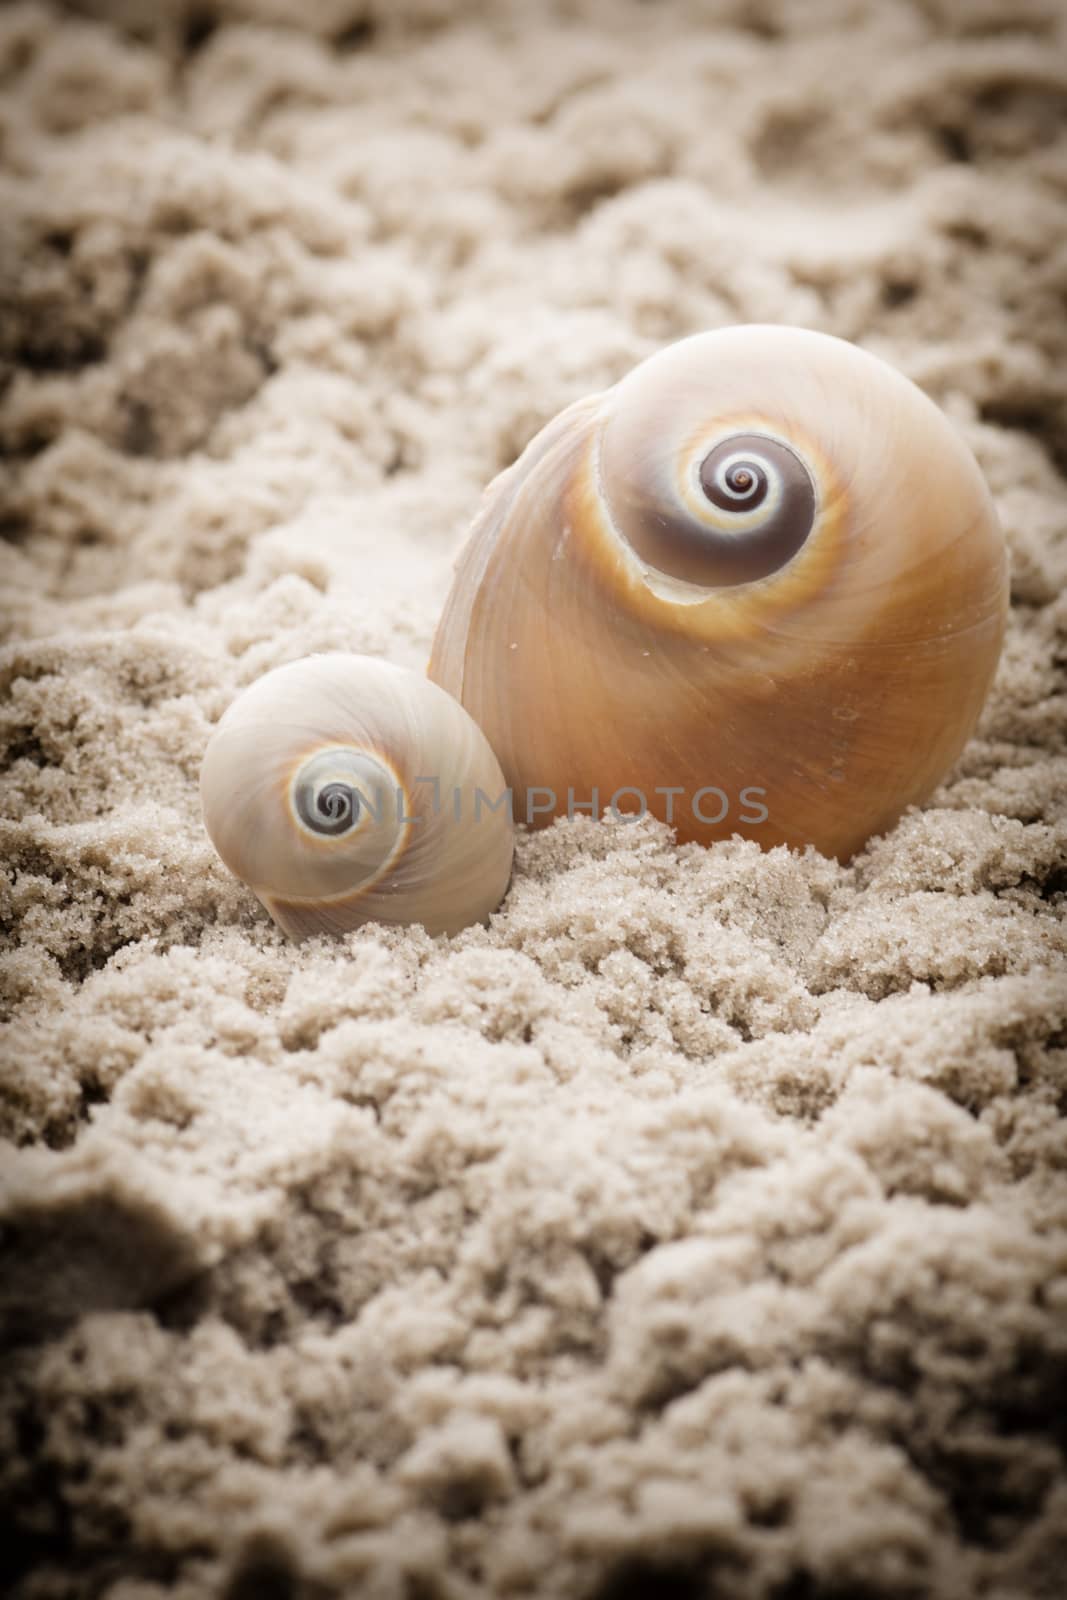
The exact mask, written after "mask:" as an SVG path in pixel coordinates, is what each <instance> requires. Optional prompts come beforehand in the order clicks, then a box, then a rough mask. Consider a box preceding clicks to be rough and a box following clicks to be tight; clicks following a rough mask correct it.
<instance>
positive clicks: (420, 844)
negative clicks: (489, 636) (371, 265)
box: [200, 655, 513, 937]
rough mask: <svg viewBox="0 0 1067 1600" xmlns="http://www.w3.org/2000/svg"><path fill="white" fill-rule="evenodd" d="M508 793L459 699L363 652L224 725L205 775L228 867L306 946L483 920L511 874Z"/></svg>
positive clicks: (315, 660)
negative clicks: (403, 926)
mask: <svg viewBox="0 0 1067 1600" xmlns="http://www.w3.org/2000/svg"><path fill="white" fill-rule="evenodd" d="M504 788H505V785H504V779H503V775H502V773H501V771H500V767H499V764H498V763H497V761H496V758H495V757H494V755H493V752H492V750H491V749H490V747H489V745H488V743H487V742H486V740H485V738H484V736H483V735H482V733H481V732H480V731H479V729H478V728H477V727H476V726H475V724H474V722H473V721H472V720H471V718H470V717H469V716H468V714H467V713H466V712H465V711H464V710H463V708H462V707H461V706H460V705H458V704H457V703H456V701H455V700H453V699H452V697H451V696H450V695H448V694H447V693H445V691H444V690H442V689H440V688H439V687H438V686H437V685H436V684H433V683H431V682H429V680H428V679H425V678H422V677H420V676H419V675H418V674H417V673H414V672H408V671H407V670H405V669H403V668H400V667H395V666H392V665H391V664H389V663H388V662H384V661H378V660H376V659H374V658H372V657H368V656H356V655H323V656H309V657H307V658H306V659H304V660H302V661H296V662H292V663H290V664H289V665H288V666H284V667H278V668H276V669H275V670H274V671H272V672H268V673H267V674H265V676H264V677H262V678H260V679H258V680H257V681H256V682H255V683H254V684H252V685H251V687H250V688H248V689H246V690H245V691H244V693H243V694H241V695H240V696H238V698H237V699H236V700H235V701H234V703H233V704H232V705H231V706H230V708H229V709H228V710H227V711H226V713H225V714H224V715H223V717H222V718H221V720H220V722H219V724H218V726H217V728H216V729H215V731H214V733H213V734H212V737H211V739H210V741H209V743H208V746H207V750H206V751H205V754H204V761H203V765H202V768H201V778H200V790H201V801H202V807H203V814H204V822H205V825H206V827H207V830H208V833H209V835H210V837H211V839H212V842H213V843H214V845H215V848H216V849H217V850H218V852H219V855H220V856H221V857H222V859H223V861H224V862H225V863H226V865H227V866H228V867H229V868H230V870H231V871H232V872H234V873H235V874H236V875H237V876H238V877H239V878H242V879H243V880H244V881H245V882H246V883H247V884H248V885H249V887H250V888H251V889H252V890H253V891H254V893H255V894H256V895H257V896H258V898H259V899H260V900H261V901H262V903H263V905H264V906H265V907H266V909H267V910H268V911H269V912H270V915H271V916H272V917H273V918H274V920H275V921H276V922H277V923H278V924H279V926H280V927H282V928H283V929H284V930H285V931H286V932H287V933H290V934H292V935H293V936H294V937H299V936H301V935H303V934H307V933H312V932H320V931H321V932H340V931H344V930H345V929H348V928H353V927H357V926H359V925H360V924H361V923H364V922H370V921H378V922H384V923H410V922H419V923H422V924H423V925H424V926H425V927H426V929H427V930H428V931H429V932H431V933H441V932H455V931H457V930H458V929H459V928H462V927H465V926H466V925H467V924H468V923H470V922H476V921H478V920H480V919H482V918H484V917H485V916H487V915H488V914H489V913H490V912H491V911H493V910H494V909H495V908H496V906H497V905H498V904H499V902H500V900H501V899H502V897H503V894H504V891H505V889H506V887H507V883H508V878H509V875H510V871H511V858H512V850H513V828H512V824H511V817H510V811H509V810H505V809H504V808H503V807H499V806H497V805H496V803H497V801H498V800H499V796H500V795H501V793H502V792H503V791H504ZM479 794H481V795H482V796H483V797H484V799H479ZM494 806H496V809H493V807H494Z"/></svg>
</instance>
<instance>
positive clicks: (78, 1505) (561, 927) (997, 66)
mask: <svg viewBox="0 0 1067 1600" xmlns="http://www.w3.org/2000/svg"><path fill="white" fill-rule="evenodd" d="M1065 19H1067V12H1064V10H1063V8H1062V6H1061V5H1060V4H1058V3H1057V0H900V3H885V0H871V3H863V0H804V3H803V4H799V3H787V0H733V3H732V0H664V3H658V4H657V3H646V4H640V3H637V0H629V3H628V0H573V3H564V0H559V3H558V4H556V5H550V4H549V3H547V0H543V3H521V0H515V3H513V4H507V3H504V0H480V3H474V0H472V3H470V4H463V3H461V0H395V3H390V0H301V3H299V4H297V3H295V0H204V3H196V4H188V5H185V4H182V3H181V0H158V3H149V0H82V3H80V4H79V5H77V6H74V5H71V6H69V7H67V8H62V7H60V6H57V5H48V4H45V3H35V0H31V3H24V4H9V5H5V6H4V7H3V8H2V10H0V73H2V90H0V173H2V177H0V182H2V216H3V223H2V228H0V232H2V244H0V283H2V290H0V293H2V308H0V339H2V346H3V361H4V369H3V371H4V379H3V382H4V389H3V395H2V417H0V442H2V445H3V450H4V461H3V464H2V472H3V479H2V489H3V504H4V511H3V524H2V531H3V534H4V544H3V567H2V573H0V591H2V605H3V611H4V627H5V631H6V638H7V642H6V645H5V648H4V652H3V655H2V657H0V670H2V700H0V718H2V734H3V742H4V748H5V751H6V754H5V760H4V772H3V779H2V813H3V817H4V818H6V820H4V821H3V822H2V824H0V828H2V836H3V852H4V864H5V869H6V870H5V874H4V877H3V909H2V922H3V935H4V945H3V956H2V968H0V970H2V993H3V1000H4V1006H5V1015H6V1017H7V1019H8V1020H7V1021H6V1022H5V1025H4V1032H3V1039H2V1045H0V1050H2V1057H3V1064H2V1071H0V1081H2V1091H3V1092H2V1113H0V1116H2V1120H0V1131H2V1133H3V1135H4V1139H5V1142H4V1143H3V1145H2V1146H0V1191H2V1201H0V1253H2V1265H0V1305H2V1308H3V1311H4V1317H5V1326H6V1338H7V1348H6V1351H5V1354H4V1356H3V1359H2V1362H0V1391H2V1398H0V1502H2V1504H3V1505H4V1506H6V1508H7V1509H6V1512H5V1513H4V1516H3V1517H0V1520H4V1517H6V1521H7V1526H8V1530H9V1531H8V1532H7V1533H6V1534H5V1535H4V1536H3V1539H2V1541H0V1563H2V1568H3V1572H2V1574H0V1587H5V1586H6V1592H9V1593H11V1594H12V1595H14V1596H17V1597H19V1600H31V1597H32V1600H64V1597H68V1596H69V1597H79V1600H80V1597H88V1596H93V1597H106V1600H157V1597H162V1596H164V1595H167V1596H176V1597H179V1600H198V1597H200V1596H207V1595H219V1596H223V1597H225V1600H333V1597H341V1596H360V1597H362V1596H368V1597H371V1600H482V1597H488V1596H514V1597H516V1600H523V1597H528V1600H570V1597H588V1600H698V1597H715V1600H720V1597H725V1600H830V1597H836V1600H844V1597H851V1600H855V1597H861V1596H862V1597H864V1600H907V1597H912V1600H920V1597H923V1596H936V1597H938V1600H940V1597H956V1596H958V1597H960V1600H964V1597H966V1600H973V1597H975V1596H981V1597H985V1600H1023V1597H1025V1600H1036V1597H1045V1600H1057V1597H1061V1596H1062V1595H1063V1593H1064V1587H1063V1586H1064V1583H1065V1581H1067V1580H1065V1577H1064V1574H1065V1573H1067V1473H1065V1470H1064V1451H1065V1448H1067V1421H1065V1416H1067V1172H1065V1168H1067V1141H1065V1135H1064V1127H1065V1125H1064V1122H1063V1120H1062V1114H1063V1111H1064V1096H1065V1088H1067V1049H1065V1027H1067V980H1065V960H1064V958H1065V951H1067V933H1065V929H1064V922H1063V908H1064V898H1065V890H1067V873H1065V867H1064V860H1065V853H1064V843H1065V837H1067V757H1065V741H1064V733H1065V723H1067V696H1065V667H1067V645H1065V634H1067V603H1065V599H1064V575H1065V570H1067V501H1065V494H1064V473H1065V471H1067V223H1065V206H1067V32H1065ZM758 320H763V321H786V322H796V323H801V324H805V325H808V326H811V327H815V328H822V329H825V330H827V331H829V332H832V333H836V334H841V335H844V336H846V337H848V338H852V339H856V340H859V341H861V342H862V343H863V344H865V345H866V346H867V347H869V348H870V349H872V350H874V351H876V352H878V353H879V354H882V355H884V356H886V357H888V358H889V359H890V360H891V361H893V362H894V363H895V364H897V365H898V366H899V367H901V368H902V369H903V370H904V371H905V372H907V373H908V374H909V375H910V376H911V377H913V378H914V379H916V380H917V381H918V382H919V383H920V384H922V385H923V386H924V387H925V388H926V389H927V391H928V392H929V393H930V394H931V395H932V396H933V397H934V398H935V399H936V400H937V401H938V402H939V403H940V404H941V405H942V406H943V407H945V409H946V410H947V411H948V412H949V413H950V415H951V416H952V417H953V418H954V419H955V420H956V422H957V423H958V425H959V427H960V428H961V429H962V431H963V433H964V435H965V436H966V438H967V439H968V441H969V443H970V444H971V446H972V447H973V449H974V450H975V452H976V453H977V455H978V457H979V459H980V461H981V463H982V466H983V468H984V470H985V472H986V474H987V475H988V479H989V482H990V484H991V486H992V489H993V491H994V494H995V496H996V500H997V504H998V507H999V510H1000V513H1001V516H1002V519H1003V522H1004V526H1005V529H1006V532H1007V535H1008V538H1009V540H1010V543H1011V548H1012V561H1013V602H1014V603H1013V611H1012V618H1011V625H1010V631H1009V635H1008V640H1007V645H1006V649H1005V653H1004V658H1003V662H1002V665H1001V670H1000V673H999V676H998V679H997V683H996V686H995V690H994V693H993V696H992V699H991V701H990V703H989V705H988V708H987V711H986V714H985V716H984V719H983V722H982V724H981V727H980V729H979V732H978V735H977V737H976V738H975V739H974V740H973V742H972V743H971V744H970V745H969V747H968V748H967V750H966V752H965V754H964V756H963V758H962V760H961V761H960V764H959V766H958V768H957V770H956V771H955V773H954V774H953V776H952V778H951V780H950V781H949V782H948V783H946V784H945V786H944V787H943V789H942V790H941V791H940V792H939V793H938V795H937V796H936V797H935V798H934V801H933V802H932V803H931V804H930V806H929V807H928V808H926V809H925V810H924V811H922V812H921V813H920V814H913V815H910V816H908V817H906V818H905V819H904V820H903V821H902V822H901V824H900V825H899V827H898V828H897V829H896V830H895V831H894V832H893V834H892V835H891V836H889V837H887V838H884V839H881V840H877V841H875V842H873V843H872V844H871V845H870V847H869V848H868V850H867V851H866V852H865V853H864V854H862V855H861V856H860V857H859V858H858V859H857V860H856V861H855V862H854V863H853V864H852V865H851V866H849V867H847V868H845V867H841V866H838V865H837V864H835V863H832V862H828V861H826V860H823V859H821V858H819V857H817V856H815V855H813V854H809V855H808V857H807V858H803V859H802V858H799V857H797V856H791V855H789V854H787V853H785V852H782V851H779V852H776V853H774V854H772V855H769V856H762V855H761V854H760V852H759V850H758V849H757V848H756V847H755V846H753V845H747V844H746V845H742V844H739V843H736V842H735V843H725V844H722V845H720V846H717V847H716V848H714V849H712V850H710V851H707V852H704V851H702V850H700V849H699V848H694V847H688V848H684V849H678V848H676V847H675V846H674V845H673V844H672V842H671V838H670V836H669V834H668V833H667V831H666V830H665V829H663V828H660V827H658V826H656V825H651V824H648V825H645V824H642V825H641V826H639V827H630V826H615V827H611V826H597V825H594V824H592V823H590V822H587V821H579V822H577V823H575V824H573V825H566V824H563V825H560V826H557V827H556V828H554V829H553V830H551V831H550V832H548V833H545V834H542V835H540V836H539V837H536V838H533V839H529V840H525V841H524V842H523V843H522V845H521V848H520V852H519V859H518V866H517V871H516V876H515V880H514V885H513V887H512V889H511V892H510V894H509V896H508V898H507V900H506V902H505V904H504V906H503V908H502V910H501V911H500V913H499V915H497V916H496V917H495V918H494V919H493V921H492V924H491V926H490V927H488V928H487V929H486V928H475V929H472V930H470V931H468V932H467V933H465V934H463V935H462V936H460V937H458V938H455V939H453V940H451V941H448V940H442V941H438V942H437V943H433V942H431V941H430V940H429V939H428V938H427V937H426V936H425V935H424V934H423V933H422V932H421V930H411V931H407V932H400V933H389V934H386V933H384V932H382V931H381V930H379V929H367V930H364V931H362V932H360V933H356V934H353V935H351V936H349V937H347V938H345V939H343V940H341V941H339V942H336V943H330V942H326V941H313V942H311V943H308V944H306V945H305V946H303V947H301V948H299V949H298V948H294V947H293V946H291V945H290V944H288V943H286V942H285V941H284V940H283V938H282V937H281V935H280V934H279V933H278V932H277V931H276V930H275V928H274V927H273V926H272V924H271V923H270V922H269V921H268V919H267V917H266V915H265V913H263V912H262V911H261V909H260V907H259V906H258V904H257V903H256V901H255V900H254V899H253V897H252V895H251V894H250V893H249V892H248V891H246V890H245V889H244V888H243V887H242V886H241V885H240V884H239V883H237V882H235V881H234V880H233V879H232V878H230V877H229V876H228V874H227V873H226V872H225V871H224V870H223V869H222V867H221V866H220V865H219V863H218V862H217V860H216V859H215V857H214V855H213V853H212V851H211V849H210V847H209V845H208V842H207V840H206V838H205V836H204V834H203V832H202V829H201V826H200V820H199V813H198V800H197V787H196V784H197V773H198V767H199V762H200V757H201V754H202V751H203V747H204V744H205V742H206V739H207V737H208V734H209V731H210V728H211V726H212V724H213V723H214V722H215V720H216V719H217V718H218V717H219V715H220V714H221V712H222V710H223V709H224V708H225V706H226V705H227V704H228V703H229V701H230V700H231V698H232V697H233V695H234V694H235V693H236V692H237V691H238V690H239V689H240V688H241V687H242V686H243V685H245V684H247V683H249V682H251V681H252V680H253V679H254V678H256V677H257V676H258V675H259V674H261V673H262V672H263V671H265V670H266V669H267V668H269V667H271V666H273V665H276V664H278V663H281V662H284V661H288V660H291V659H293V658H295V657H298V656H301V655H304V654H306V653H307V652H310V651H313V650H323V649H336V648H348V649H355V650H362V651H372V652H379V653H381V654H383V655H385V656H387V657H388V658H390V659H391V660H394V661H397V662H401V663H404V664H407V665H412V666H418V667H421V666H422V665H423V664H424V663H425V659H426V656H427V652H428V647H429V642H430V638H431V634H432V631H433V627H434V623H435V620H436V616H437V614H438V611H439V608H440V606H441V603H442V600H443V597H444V593H445V590H446V588H447V584H448V580H449V573H450V566H451V562H452V560H453V558H454V556H455V554H456V552H457V550H458V549H459V546H460V544H461V542H462V539H463V536H464V531H465V528H466V525H467V523H468V521H469V519H470V517H471V515H472V513H473V511H474V509H475V507H476V505H477V502H478V497H479V494H480V491H481V489H482V487H483V485H484V484H485V483H486V482H487V481H488V479H489V478H490V477H491V476H492V475H493V474H494V473H495V472H496V471H497V470H498V469H499V468H501V467H502V466H503V465H505V464H506V463H508V462H509V461H510V460H512V459H513V458H514V456H515V455H516V454H517V452H518V451H519V450H520V449H521V447H522V446H523V444H524V443H525V442H526V441H527V439H528V438H529V437H530V435H531V434H532V433H533V432H534V430H535V429H536V428H537V427H538V426H540V424H542V423H543V422H544V421H546V420H547V419H548V417H549V416H550V415H552V414H553V413H554V412H555V411H556V410H557V409H558V408H559V407H561V406H562V405H563V404H565V403H566V402H568V401H570V400H572V399H573V398H575V397H576V396H578V395H580V394H583V393H586V392H588V391H591V390H594V389H597V388H599V387H602V386H603V385H605V384H607V383H609V382H611V381H612V380H613V379H615V378H617V377H618V376H620V375H621V374H622V373H623V372H624V371H626V370H627V369H628V368H629V367H630V366H631V365H632V364H633V363H634V362H635V361H636V360H637V359H639V358H640V357H641V356H643V355H645V354H646V353H649V352H650V351H652V350H653V349H655V348H657V347H658V346H659V345H660V344H661V343H662V342H664V341H666V340H669V339H673V338H675V337H678V336H680V335H683V334H686V333H690V332H693V331H695V330H697V329H700V328H704V327H709V326H717V325H721V324H724V323H730V322H737V321H758Z"/></svg>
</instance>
